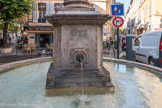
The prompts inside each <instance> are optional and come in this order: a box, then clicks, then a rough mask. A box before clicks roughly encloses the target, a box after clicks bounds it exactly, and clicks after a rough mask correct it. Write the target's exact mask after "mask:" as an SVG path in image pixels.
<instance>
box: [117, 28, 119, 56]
mask: <svg viewBox="0 0 162 108" xmlns="http://www.w3.org/2000/svg"><path fill="white" fill-rule="evenodd" d="M117 59H119V27H117Z"/></svg>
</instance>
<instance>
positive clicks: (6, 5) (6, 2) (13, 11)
mask: <svg viewBox="0 0 162 108" xmlns="http://www.w3.org/2000/svg"><path fill="white" fill-rule="evenodd" d="M31 4H32V0H0V24H1V25H0V26H1V27H2V28H3V47H5V48H6V47H8V44H7V31H8V25H9V24H11V23H13V21H14V20H15V19H19V18H21V17H22V16H26V15H28V14H29V13H30V11H31V9H32V6H31Z"/></svg>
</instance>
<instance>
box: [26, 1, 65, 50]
mask: <svg viewBox="0 0 162 108" xmlns="http://www.w3.org/2000/svg"><path fill="white" fill-rule="evenodd" d="M62 3H63V0H59V1H55V0H34V2H33V4H32V5H33V8H34V9H33V10H32V12H31V14H30V15H29V16H28V21H27V25H26V26H25V32H26V33H27V34H28V44H37V45H39V46H40V47H45V45H46V44H52V43H53V27H52V25H51V24H49V23H48V21H47V20H46V18H45V15H51V14H53V13H56V12H57V11H58V10H59V9H60V8H61V7H62V6H63V4H62Z"/></svg>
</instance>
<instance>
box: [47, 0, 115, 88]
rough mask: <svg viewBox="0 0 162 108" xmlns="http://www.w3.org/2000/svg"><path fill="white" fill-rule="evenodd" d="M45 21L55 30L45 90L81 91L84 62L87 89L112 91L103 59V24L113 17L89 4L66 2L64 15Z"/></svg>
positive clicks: (77, 0)
mask: <svg viewBox="0 0 162 108" xmlns="http://www.w3.org/2000/svg"><path fill="white" fill-rule="evenodd" d="M46 18H47V20H48V22H49V23H51V24H52V25H53V28H54V30H53V34H54V35H53V38H54V47H53V62H52V63H51V66H50V68H49V71H48V74H47V82H46V89H58V88H80V87H81V86H82V84H81V82H82V81H81V80H82V79H81V76H82V75H81V71H80V63H81V62H82V63H83V69H84V71H83V76H84V78H83V80H84V85H83V86H84V87H86V88H87V87H107V88H109V87H113V85H112V83H111V79H110V73H109V72H108V71H107V70H106V69H105V68H104V67H103V56H102V55H103V51H102V50H103V47H102V40H103V39H102V38H103V33H102V29H103V24H105V22H106V21H108V20H110V19H111V18H112V17H111V16H109V15H108V14H100V13H99V12H98V11H95V9H94V8H91V7H90V4H89V2H88V1H87V0H66V1H64V7H63V8H62V9H61V11H58V12H57V13H56V14H53V15H52V16H46Z"/></svg>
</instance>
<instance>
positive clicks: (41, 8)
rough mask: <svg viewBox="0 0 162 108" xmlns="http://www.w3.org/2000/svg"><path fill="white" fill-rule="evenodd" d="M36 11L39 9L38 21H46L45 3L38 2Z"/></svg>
mask: <svg viewBox="0 0 162 108" xmlns="http://www.w3.org/2000/svg"><path fill="white" fill-rule="evenodd" d="M38 11H39V18H38V22H39V23H46V18H45V17H44V16H45V13H46V3H39V4H38Z"/></svg>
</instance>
